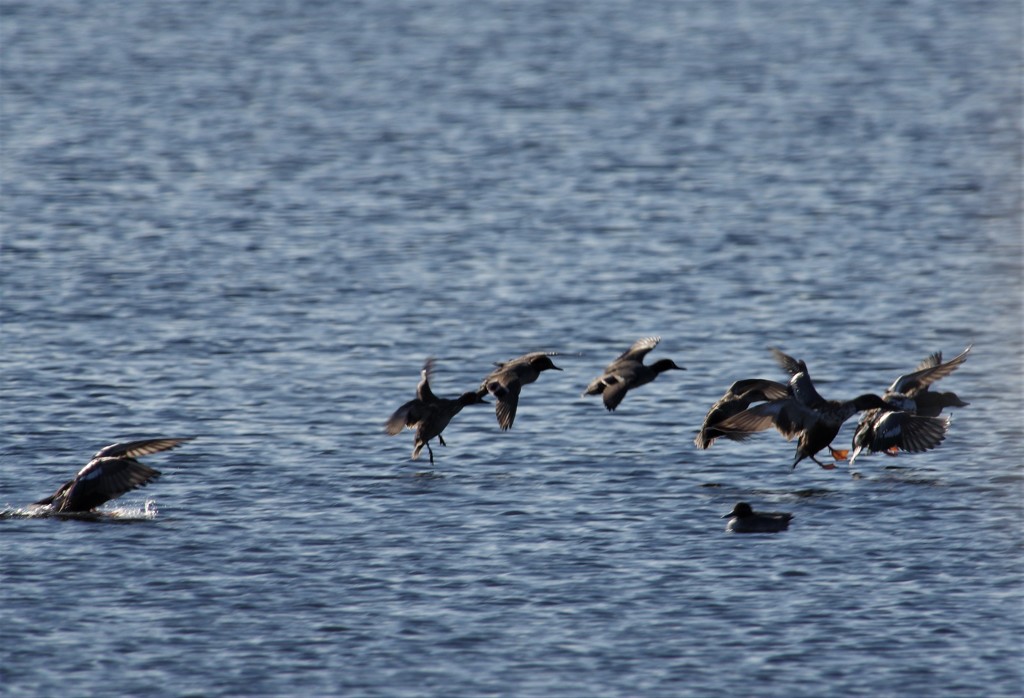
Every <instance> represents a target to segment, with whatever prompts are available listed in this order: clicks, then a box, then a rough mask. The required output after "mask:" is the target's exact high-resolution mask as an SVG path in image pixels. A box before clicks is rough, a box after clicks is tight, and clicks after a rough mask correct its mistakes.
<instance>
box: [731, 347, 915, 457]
mask: <svg viewBox="0 0 1024 698" xmlns="http://www.w3.org/2000/svg"><path fill="white" fill-rule="evenodd" d="M780 353H781V352H780ZM798 364H799V366H798V367H799V368H800V370H799V371H798V372H797V373H796V374H795V375H793V377H792V378H791V379H790V381H789V384H788V386H787V395H786V397H784V398H782V399H778V400H769V401H768V402H765V403H762V404H759V405H754V406H753V407H748V408H747V409H745V410H743V411H742V412H740V413H739V414H735V415H733V416H731V417H729V418H728V419H726V420H724V421H723V422H720V423H719V424H718V426H717V428H718V430H719V431H722V432H726V433H727V434H728V435H729V437H730V438H739V439H742V438H744V435H745V434H753V433H755V432H759V431H764V430H765V429H768V428H769V427H773V426H774V427H775V428H776V429H777V430H778V431H779V433H781V434H782V435H783V436H785V437H786V440H787V441H789V440H791V439H793V438H798V441H797V448H796V456H795V458H794V460H793V467H794V468H795V467H796V466H797V463H799V462H800V461H802V460H803V459H804V458H810V459H811V460H813V461H814V462H815V463H817V464H818V465H819V466H821V467H822V468H824V469H826V470H832V469H834V468H835V465H826V464H824V463H822V462H821V461H819V460H818V459H817V458H815V454H816V453H818V451H820V450H821V449H823V448H828V449H829V450H830V451H831V450H832V447H831V443H832V441H833V439H835V438H836V436H837V435H838V434H839V430H840V428H842V426H843V423H844V422H845V421H846V420H847V419H849V418H850V417H852V416H853V415H854V414H856V413H857V412H861V411H863V410H868V409H872V408H878V409H881V410H884V411H887V412H888V411H892V410H893V409H895V408H894V407H893V406H891V405H889V404H888V403H886V402H885V401H883V400H882V398H881V397H879V396H878V395H874V394H870V393H868V394H864V395H860V396H858V397H856V398H854V399H852V400H826V399H825V398H823V397H822V396H821V395H820V394H818V391H817V390H815V388H814V383H813V382H812V381H811V376H810V373H809V372H808V370H807V365H806V364H804V362H803V361H800V362H798ZM839 453H841V455H842V456H843V457H845V455H846V454H845V453H842V452H835V451H833V454H834V456H835V457H839V455H838V454H839Z"/></svg>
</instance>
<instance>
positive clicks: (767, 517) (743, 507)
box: [722, 502, 793, 533]
mask: <svg viewBox="0 0 1024 698" xmlns="http://www.w3.org/2000/svg"><path fill="white" fill-rule="evenodd" d="M722 518H723V519H729V522H728V523H727V524H726V525H725V530H726V532H728V533H778V532H779V531H785V530H786V529H787V528H789V522H790V521H791V520H792V518H793V515H792V514H790V513H788V512H783V511H754V510H753V508H751V506H750V505H749V504H748V503H747V502H738V503H737V504H736V506H734V507H733V508H732V511H730V512H729V513H728V514H725V515H724V516H723V517H722Z"/></svg>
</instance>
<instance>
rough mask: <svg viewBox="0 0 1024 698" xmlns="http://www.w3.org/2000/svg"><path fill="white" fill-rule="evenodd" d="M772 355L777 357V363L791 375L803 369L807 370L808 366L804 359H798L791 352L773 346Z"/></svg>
mask: <svg viewBox="0 0 1024 698" xmlns="http://www.w3.org/2000/svg"><path fill="white" fill-rule="evenodd" d="M772 356H773V357H774V358H775V363H777V364H778V365H779V366H781V367H782V370H783V371H785V372H786V373H788V374H789V375H791V376H794V375H796V374H797V373H800V372H801V371H803V372H805V373H806V372H807V366H806V365H805V364H804V362H803V361H797V360H796V359H794V358H793V357H792V356H790V355H789V354H785V353H783V352H782V351H780V350H778V349H776V348H774V347H773V348H772Z"/></svg>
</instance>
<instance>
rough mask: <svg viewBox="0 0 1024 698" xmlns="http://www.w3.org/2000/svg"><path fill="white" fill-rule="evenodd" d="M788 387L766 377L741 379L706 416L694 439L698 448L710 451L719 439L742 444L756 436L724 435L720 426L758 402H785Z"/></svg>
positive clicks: (738, 433) (728, 433)
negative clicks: (731, 440)
mask: <svg viewBox="0 0 1024 698" xmlns="http://www.w3.org/2000/svg"><path fill="white" fill-rule="evenodd" d="M786 395H787V390H786V386H785V385H783V384H782V383H778V382H776V381H772V380H766V379H764V378H747V379H744V380H738V381H736V382H735V383H733V384H732V385H730V386H729V389H728V390H726V391H725V395H723V396H722V397H720V398H719V399H718V401H717V402H715V404H713V405H712V406H711V409H709V410H708V413H707V415H705V416H704V423H703V424H701V427H700V431H699V432H697V437H696V438H695V439H694V440H693V442H694V443H695V444H697V447H698V448H703V449H707V448H710V447H711V444H712V443H714V441H715V439H717V438H719V437H725V438H727V439H733V440H736V441H742V440H744V439H746V438H749V437H750V436H752V434H749V433H746V432H731V433H730V432H723V431H720V430H719V429H717V428H716V427H717V426H718V424H720V423H721V422H723V421H725V420H726V419H728V418H729V417H731V416H733V415H734V414H739V413H740V412H742V411H743V410H745V409H747V408H748V407H750V406H751V405H752V404H753V403H755V402H767V401H768V400H781V399H782V398H784V397H786Z"/></svg>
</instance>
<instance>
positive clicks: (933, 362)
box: [850, 347, 971, 464]
mask: <svg viewBox="0 0 1024 698" xmlns="http://www.w3.org/2000/svg"><path fill="white" fill-rule="evenodd" d="M970 351H971V347H967V348H966V349H964V350H963V351H962V352H961V353H960V354H959V355H957V356H956V357H955V358H953V359H950V360H949V361H947V362H946V363H943V362H942V352H936V353H934V354H931V355H930V356H928V357H927V358H926V359H925V360H924V361H922V362H921V363H920V364H918V366H917V368H916V369H915V370H914V372H913V373H907V374H905V375H902V376H900V377H899V378H897V379H896V380H895V381H893V383H892V385H890V386H889V387H888V389H886V391H885V393H884V394H883V395H882V399H883V400H884V401H885V402H886V403H887V404H889V405H891V406H892V407H893V408H894V410H896V411H890V412H883V411H880V410H869V411H867V412H865V413H864V415H863V416H862V417H861V419H860V422H859V423H858V424H857V429H856V431H854V434H853V447H852V448H853V453H852V455H851V456H850V463H851V464H852V463H853V462H854V461H855V460H856V459H857V456H859V455H860V454H861V453H863V452H864V451H865V450H866V451H868V452H870V453H876V452H878V451H884V452H886V453H889V454H890V455H895V454H896V453H897V452H898V451H906V452H908V453H919V452H921V451H928V450H931V449H933V448H935V447H936V446H938V445H939V444H940V443H942V441H943V439H945V438H946V432H947V430H948V429H949V424H950V419H949V418H948V417H947V418H945V419H943V418H940V417H939V416H938V415H939V414H940V413H941V412H942V410H943V408H945V407H966V406H967V405H968V404H969V403H966V402H964V401H963V400H961V399H960V398H959V397H958V396H957V394H956V393H951V392H949V393H939V392H932V391H930V390H929V389H928V388H929V386H930V385H931V384H932V383H934V382H935V381H937V380H939V379H940V378H945V377H946V376H948V375H949V374H951V373H952V372H953V371H955V370H956V369H957V368H959V367H960V366H961V365H962V364H963V363H964V362H965V361H966V360H967V354H968V352H970Z"/></svg>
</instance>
